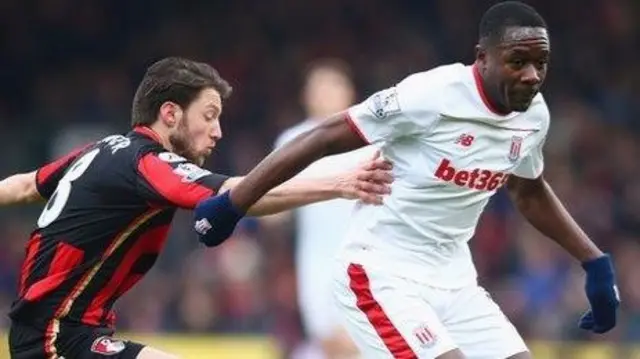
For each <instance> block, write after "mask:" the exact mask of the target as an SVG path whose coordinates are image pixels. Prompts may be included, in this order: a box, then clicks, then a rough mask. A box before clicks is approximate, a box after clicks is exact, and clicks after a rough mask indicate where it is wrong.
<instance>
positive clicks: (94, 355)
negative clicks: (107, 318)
mask: <svg viewBox="0 0 640 359" xmlns="http://www.w3.org/2000/svg"><path fill="white" fill-rule="evenodd" d="M46 333H47V331H46V330H42V329H39V328H36V327H35V326H30V325H26V324H23V323H17V322H15V321H14V322H13V323H12V324H11V329H10V330H9V350H10V353H11V359H53V358H57V359H135V358H136V357H137V356H138V353H140V351H142V348H144V345H142V344H138V343H134V342H130V341H124V340H119V339H115V338H113V337H112V335H113V330H111V329H108V328H96V327H90V326H84V325H77V324H65V323H61V324H60V325H59V330H58V333H57V334H56V335H55V336H54V335H52V334H49V335H47V334H46Z"/></svg>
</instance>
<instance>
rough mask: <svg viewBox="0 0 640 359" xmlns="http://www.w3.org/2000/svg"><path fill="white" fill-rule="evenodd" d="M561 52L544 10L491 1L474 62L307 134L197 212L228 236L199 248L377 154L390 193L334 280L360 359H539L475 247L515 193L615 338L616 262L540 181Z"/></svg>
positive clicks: (597, 320) (359, 230)
mask: <svg viewBox="0 0 640 359" xmlns="http://www.w3.org/2000/svg"><path fill="white" fill-rule="evenodd" d="M550 50H551V47H550V41H549V36H548V33H547V28H546V24H545V22H544V20H543V19H542V18H541V16H540V15H539V14H538V13H537V12H536V11H535V10H534V9H533V8H531V7H530V6H528V5H525V4H522V3H520V2H515V1H508V2H502V3H499V4H496V5H494V6H493V7H491V8H490V9H489V10H487V12H486V13H485V14H484V15H483V18H482V20H481V23H480V39H479V44H478V45H477V48H476V60H475V63H474V64H473V65H471V66H465V65H463V64H460V63H456V64H451V65H445V66H440V67H437V68H434V69H431V70H429V71H426V72H422V73H417V74H413V75H411V76H409V77H407V78H405V79H404V80H403V81H401V82H400V83H398V84H397V85H395V86H393V87H390V88H388V89H385V90H383V91H380V92H378V93H376V94H374V95H372V96H371V97H370V98H368V99H367V100H365V101H364V102H362V103H360V104H357V105H355V106H353V107H351V108H350V109H349V110H348V111H346V112H344V113H342V114H340V115H336V116H332V117H330V118H328V119H327V120H326V121H324V122H323V123H322V124H320V125H319V126H317V127H316V128H315V129H313V130H311V131H310V132H307V133H305V134H303V135H301V136H299V137H298V138H296V139H295V140H294V141H292V142H290V144H288V145H286V146H284V147H283V148H281V149H280V150H279V151H277V152H275V153H273V154H271V155H270V156H268V157H267V158H266V159H264V160H263V161H262V162H261V163H260V164H259V165H258V166H256V168H254V169H253V170H252V171H251V172H250V173H249V175H248V176H247V177H245V180H244V181H243V182H242V183H241V184H240V185H239V186H238V187H235V188H234V189H233V190H231V191H230V192H229V193H226V194H223V195H221V196H218V197H216V198H213V199H211V200H208V202H207V204H206V207H205V206H203V207H202V209H200V210H197V218H198V217H206V218H207V219H208V220H210V221H213V222H214V223H215V224H214V227H217V228H218V231H211V232H209V233H208V234H205V235H203V237H202V239H203V240H208V241H218V242H219V241H221V240H222V239H223V238H224V237H225V236H227V235H228V233H230V228H232V227H233V223H234V222H235V221H237V220H238V218H241V216H242V213H243V212H244V211H245V208H247V207H248V206H249V205H250V204H251V203H253V202H254V201H256V200H257V199H258V198H260V196H262V195H263V194H264V193H265V192H266V191H267V190H268V189H270V188H272V187H273V186H276V185H277V184H279V183H281V182H283V181H286V180H287V179H289V178H290V177H292V176H293V175H295V174H296V173H297V172H298V171H300V170H302V169H303V168H305V166H307V165H308V164H309V163H312V162H314V161H315V160H317V159H318V158H320V157H323V156H326V155H330V154H335V153H341V152H345V151H350V150H353V149H354V148H359V147H362V146H364V145H366V144H368V143H375V144H380V145H381V146H382V152H383V155H384V156H385V157H386V158H387V159H389V160H391V161H392V163H393V164H394V170H393V172H394V176H395V182H394V184H393V185H392V193H391V194H390V195H389V196H388V197H386V198H385V199H384V204H383V205H382V206H377V207H376V206H368V205H361V206H359V208H358V209H357V210H356V211H355V212H354V215H353V217H352V219H351V223H350V229H349V231H348V234H347V237H346V238H345V244H344V248H343V249H342V250H341V252H340V254H339V261H338V265H337V269H336V271H335V273H336V274H335V283H336V285H335V294H336V297H337V300H338V303H339V307H340V309H341V311H342V313H343V314H344V318H345V324H346V327H347V330H348V331H349V333H350V334H351V336H352V337H353V339H354V340H355V342H356V343H357V345H358V347H359V349H360V351H361V353H362V355H363V357H365V358H367V359H374V358H403V359H404V358H440V359H459V358H474V359H502V358H517V359H524V358H530V357H531V354H530V353H529V351H528V349H527V346H526V345H525V343H524V341H523V339H522V338H521V337H520V335H519V334H518V332H517V330H516V329H515V328H514V326H513V325H512V324H511V323H510V322H509V320H508V319H507V318H506V317H505V316H504V315H503V314H502V312H501V310H500V308H499V307H498V306H497V305H496V304H495V303H494V302H493V301H492V300H491V298H490V297H489V296H488V295H487V293H486V292H485V291H484V290H483V289H482V288H481V287H480V286H479V285H478V283H477V279H476V270H475V267H474V264H473V261H472V256H471V253H470V250H469V247H468V244H467V242H468V240H469V239H470V238H471V237H472V236H473V234H474V231H475V228H476V225H477V222H478V219H479V216H480V214H481V212H482V211H483V209H484V207H485V205H486V204H487V202H488V201H489V198H490V197H491V196H492V195H493V194H494V193H495V192H496V191H497V190H498V189H499V188H500V187H502V186H503V185H505V184H506V187H507V190H508V192H509V194H510V196H511V198H512V200H513V201H514V204H515V206H516V207H517V208H518V210H519V211H520V213H522V215H523V216H524V217H525V218H526V219H527V220H528V221H529V222H530V223H531V224H532V225H533V226H534V227H536V228H537V229H538V230H539V231H540V232H541V233H543V234H544V235H546V236H547V237H549V238H551V239H552V240H554V241H555V242H557V243H558V244H559V245H560V246H562V247H563V248H564V249H565V250H566V251H567V252H568V253H569V254H571V255H572V256H573V257H574V258H575V259H576V260H577V261H579V262H580V263H581V265H582V267H583V268H584V270H585V272H586V286H585V291H586V295H587V298H588V300H589V304H590V309H589V310H588V311H587V312H586V314H585V315H584V316H583V318H582V319H581V321H580V327H581V328H583V329H585V330H590V331H593V332H595V333H603V332H606V331H609V330H610V329H611V328H613V327H614V326H615V323H616V314H617V308H618V306H619V298H618V294H617V288H616V284H615V283H616V282H615V273H614V269H613V264H612V261H611V259H610V257H609V256H608V255H606V254H603V253H602V252H601V251H600V250H599V249H598V247H597V246H596V245H595V244H594V243H593V242H592V241H591V240H590V239H589V237H588V236H587V235H586V234H585V233H584V232H583V231H582V230H581V229H580V227H579V226H578V225H577V224H576V223H575V221H574V220H573V219H572V217H571V216H570V215H569V214H568V213H567V211H566V210H565V208H564V206H563V205H562V204H561V203H560V201H559V200H558V199H557V197H556V196H555V194H554V192H553V191H552V189H551V187H550V186H549V184H548V183H547V182H546V181H545V180H544V177H543V176H542V172H543V155H542V148H543V144H544V141H545V138H546V136H547V132H548V129H549V117H550V115H549V110H548V108H547V105H546V104H545V101H544V99H543V96H542V94H540V93H539V90H540V87H541V85H542V83H543V81H544V78H545V76H546V72H547V64H548V61H549V56H550ZM234 216H235V217H234Z"/></svg>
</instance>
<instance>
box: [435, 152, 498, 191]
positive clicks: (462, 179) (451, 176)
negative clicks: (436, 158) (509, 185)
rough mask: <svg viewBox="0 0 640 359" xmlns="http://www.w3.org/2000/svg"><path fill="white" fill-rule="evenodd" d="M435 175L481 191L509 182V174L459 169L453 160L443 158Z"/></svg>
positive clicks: (479, 169) (493, 188) (491, 189)
mask: <svg viewBox="0 0 640 359" xmlns="http://www.w3.org/2000/svg"><path fill="white" fill-rule="evenodd" d="M435 176H436V177H437V178H439V179H441V180H443V181H446V182H452V183H454V184H455V185H457V186H460V187H467V188H471V189H477V190H481V191H494V190H497V189H498V188H500V187H502V185H504V184H505V182H507V179H508V178H509V175H508V174H506V173H503V172H493V171H489V170H484V169H481V168H476V169H473V170H462V169H457V168H455V167H453V165H451V161H450V160H448V159H446V158H443V159H442V161H440V165H439V166H438V168H437V169H436V173H435Z"/></svg>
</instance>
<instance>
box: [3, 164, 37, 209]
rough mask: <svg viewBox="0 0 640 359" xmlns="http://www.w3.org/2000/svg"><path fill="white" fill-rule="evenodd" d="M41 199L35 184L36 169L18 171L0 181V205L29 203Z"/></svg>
mask: <svg viewBox="0 0 640 359" xmlns="http://www.w3.org/2000/svg"><path fill="white" fill-rule="evenodd" d="M39 199H42V197H41V196H40V193H39V192H38V188H37V186H36V171H33V172H29V173H18V174H15V175H12V176H9V177H7V178H5V179H3V180H2V181H0V205H2V206H8V205H12V204H21V203H30V202H34V201H37V200H39Z"/></svg>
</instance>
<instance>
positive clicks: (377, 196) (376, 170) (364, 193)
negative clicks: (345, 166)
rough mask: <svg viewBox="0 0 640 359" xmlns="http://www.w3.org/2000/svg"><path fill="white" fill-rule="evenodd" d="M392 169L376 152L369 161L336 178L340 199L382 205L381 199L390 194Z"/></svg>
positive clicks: (378, 152)
mask: <svg viewBox="0 0 640 359" xmlns="http://www.w3.org/2000/svg"><path fill="white" fill-rule="evenodd" d="M392 168H393V166H392V164H391V162H389V161H387V160H385V159H383V158H382V157H381V154H380V151H376V153H375V155H374V156H373V158H372V159H371V160H369V161H367V162H366V163H364V164H363V165H361V166H360V167H359V168H357V169H356V170H354V171H352V172H349V173H347V174H345V175H344V176H341V177H339V178H338V191H339V192H340V197H342V198H346V199H359V200H361V201H363V202H364V203H368V204H382V197H383V196H385V195H387V194H389V193H391V187H390V184H391V182H393V175H392V173H391V169H392Z"/></svg>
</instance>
